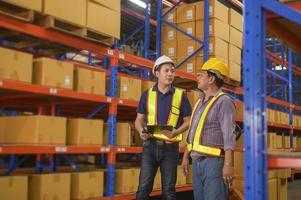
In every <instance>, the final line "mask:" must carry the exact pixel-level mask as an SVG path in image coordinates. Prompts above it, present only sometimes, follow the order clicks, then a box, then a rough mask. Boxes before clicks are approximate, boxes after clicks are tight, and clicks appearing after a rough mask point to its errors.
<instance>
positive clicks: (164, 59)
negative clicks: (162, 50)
mask: <svg viewBox="0 0 301 200" xmlns="http://www.w3.org/2000/svg"><path fill="white" fill-rule="evenodd" d="M165 63H170V64H172V65H173V66H175V62H174V61H173V60H172V59H171V58H170V57H168V56H166V55H163V56H160V57H159V58H157V60H156V61H155V63H154V66H153V70H152V71H153V74H155V71H156V70H157V69H158V67H159V66H160V65H162V64H165Z"/></svg>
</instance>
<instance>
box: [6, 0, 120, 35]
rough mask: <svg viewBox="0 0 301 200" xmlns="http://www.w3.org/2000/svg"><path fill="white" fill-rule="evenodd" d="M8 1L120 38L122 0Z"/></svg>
mask: <svg viewBox="0 0 301 200" xmlns="http://www.w3.org/2000/svg"><path fill="white" fill-rule="evenodd" d="M7 2H8V3H11V4H13V5H17V6H20V7H24V8H27V9H32V10H34V11H37V12H40V13H42V14H44V15H49V16H53V17H55V18H56V19H59V20H62V21H64V22H68V23H70V24H73V25H76V26H79V27H83V28H84V27H86V28H88V29H90V30H93V31H96V32H98V33H101V34H103V35H106V36H111V37H113V38H116V39H119V38H120V0H111V1H106V0H81V1H73V0H64V1H60V0H51V1H48V0H9V1H7ZM70 7H72V9H69V10H68V12H66V8H70ZM108 19H110V20H108Z"/></svg>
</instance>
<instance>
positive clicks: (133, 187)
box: [115, 168, 140, 194]
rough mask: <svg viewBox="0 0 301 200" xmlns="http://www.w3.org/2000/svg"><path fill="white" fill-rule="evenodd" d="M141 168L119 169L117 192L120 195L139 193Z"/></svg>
mask: <svg viewBox="0 0 301 200" xmlns="http://www.w3.org/2000/svg"><path fill="white" fill-rule="evenodd" d="M139 173H140V169H139V168H130V169H117V170H116V174H115V181H116V185H115V192H116V193H119V194H123V193H133V192H136V191H137V188H138V183H139Z"/></svg>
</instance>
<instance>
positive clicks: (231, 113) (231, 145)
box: [218, 96, 236, 151]
mask: <svg viewBox="0 0 301 200" xmlns="http://www.w3.org/2000/svg"><path fill="white" fill-rule="evenodd" d="M235 119H236V116H235V106H234V103H233V102H232V100H231V99H230V97H227V96H226V97H225V98H223V101H222V103H221V104H220V109H219V115H218V120H219V123H220V126H221V130H222V132H223V139H224V150H225V151H226V150H234V149H235V143H236V142H235V134H234V131H235V125H236V122H235Z"/></svg>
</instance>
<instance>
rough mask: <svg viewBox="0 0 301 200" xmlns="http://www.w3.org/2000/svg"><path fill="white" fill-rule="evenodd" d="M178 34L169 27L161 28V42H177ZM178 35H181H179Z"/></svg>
mask: <svg viewBox="0 0 301 200" xmlns="http://www.w3.org/2000/svg"><path fill="white" fill-rule="evenodd" d="M177 34H178V32H177V31H176V30H175V29H173V28H171V27H170V26H162V42H163V43H165V42H174V41H176V40H177ZM179 35H182V34H181V33H179Z"/></svg>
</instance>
